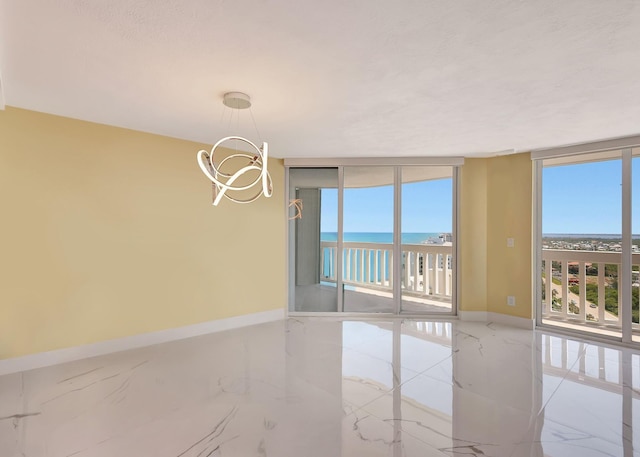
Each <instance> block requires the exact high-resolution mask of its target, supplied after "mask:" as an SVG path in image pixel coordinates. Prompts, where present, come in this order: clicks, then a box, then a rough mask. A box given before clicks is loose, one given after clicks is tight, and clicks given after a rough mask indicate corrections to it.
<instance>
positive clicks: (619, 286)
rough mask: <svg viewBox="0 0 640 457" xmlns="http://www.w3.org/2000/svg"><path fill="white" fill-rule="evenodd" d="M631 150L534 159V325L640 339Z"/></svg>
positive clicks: (638, 186)
mask: <svg viewBox="0 0 640 457" xmlns="http://www.w3.org/2000/svg"><path fill="white" fill-rule="evenodd" d="M587 146H588V145H587ZM636 152H639V153H640V151H638V150H632V149H631V148H621V149H612V150H599V151H598V152H593V153H583V154H574V155H562V154H559V155H558V156H557V157H550V158H545V159H541V160H538V164H537V167H536V169H537V170H538V175H539V179H538V181H537V184H538V186H539V187H540V191H539V192H538V198H539V199H540V200H539V210H538V217H539V218H540V222H539V230H540V233H539V245H540V246H539V247H540V251H539V271H538V274H539V278H538V281H539V283H538V284H539V287H540V289H539V290H540V298H539V303H540V305H539V311H538V320H539V322H540V323H542V324H544V325H550V326H554V327H562V328H565V329H569V330H579V331H586V332H589V333H593V334H597V335H601V336H604V337H612V338H615V339H618V340H622V341H624V342H631V341H636V342H637V341H640V325H639V323H638V313H639V312H638V290H639V289H640V276H639V275H640V272H639V271H638V270H639V269H640V247H639V246H640V237H639V236H638V234H637V232H639V231H640V222H638V220H640V210H637V209H636V208H638V207H639V205H638V204H639V203H640V202H639V199H640V179H639V178H640V167H639V165H640V157H636ZM534 158H535V157H534ZM634 171H635V173H634ZM634 197H635V198H634Z"/></svg>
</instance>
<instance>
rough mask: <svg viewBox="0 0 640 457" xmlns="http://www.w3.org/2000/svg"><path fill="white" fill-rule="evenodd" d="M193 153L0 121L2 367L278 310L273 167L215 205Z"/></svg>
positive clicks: (27, 119) (31, 117) (147, 139)
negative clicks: (263, 186) (253, 185)
mask: <svg viewBox="0 0 640 457" xmlns="http://www.w3.org/2000/svg"><path fill="white" fill-rule="evenodd" d="M202 147H203V146H202V145H199V144H196V143H192V142H188V141H183V140H178V139H172V138H167V137H162V136H157V135H151V134H146V133H141V132H135V131H131V130H125V129H120V128H115V127H108V126H104V125H98V124H92V123H88V122H82V121H77V120H72V119H67V118H62V117H57V116H52V115H46V114H41V113H36V112H31V111H25V110H20V109H15V108H7V109H6V110H5V111H0V208H1V209H2V231H1V234H2V236H1V237H0V253H1V256H2V261H0V359H3V358H9V357H15V356H20V355H25V354H31V353H37V352H42V351H48V350H53V349H58V348H64V347H70V346H76V345H81V344H86V343H92V342H97V341H103V340H108V339H112V338H118V337H124V336H129V335H135V334H139V333H144V332H151V331H155V330H161V329H167V328H174V327H179V326H184V325H189V324H194V323H199V322H205V321H210V320H215V319H221V318H227V317H231V316H238V315H244V314H249V313H255V312H261V311H267V310H273V309H281V308H285V306H286V288H285V287H286V272H285V253H286V248H285V214H284V205H283V198H284V197H283V186H284V167H283V164H282V161H279V160H275V159H271V160H270V162H269V165H270V172H271V175H272V178H273V181H274V188H275V191H274V195H273V197H272V198H270V199H265V198H261V199H259V200H258V201H257V202H255V203H253V204H251V205H237V204H231V203H230V202H228V201H224V202H223V203H221V205H220V206H219V207H217V208H214V207H212V206H211V185H210V184H209V182H208V181H207V179H206V178H205V177H204V176H203V175H202V173H201V171H200V169H199V168H198V166H197V164H196V160H195V155H196V152H197V150H199V149H201V148H202Z"/></svg>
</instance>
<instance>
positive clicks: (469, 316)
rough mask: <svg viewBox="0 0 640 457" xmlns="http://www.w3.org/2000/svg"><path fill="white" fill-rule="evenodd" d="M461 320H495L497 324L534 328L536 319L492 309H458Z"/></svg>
mask: <svg viewBox="0 0 640 457" xmlns="http://www.w3.org/2000/svg"><path fill="white" fill-rule="evenodd" d="M458 316H460V320H463V321H472V322H495V323H497V324H503V325H509V326H511V327H517V328H524V329H527V330H533V329H534V328H535V321H534V320H533V319H527V318H525V317H516V316H509V315H507V314H502V313H493V312H490V311H458Z"/></svg>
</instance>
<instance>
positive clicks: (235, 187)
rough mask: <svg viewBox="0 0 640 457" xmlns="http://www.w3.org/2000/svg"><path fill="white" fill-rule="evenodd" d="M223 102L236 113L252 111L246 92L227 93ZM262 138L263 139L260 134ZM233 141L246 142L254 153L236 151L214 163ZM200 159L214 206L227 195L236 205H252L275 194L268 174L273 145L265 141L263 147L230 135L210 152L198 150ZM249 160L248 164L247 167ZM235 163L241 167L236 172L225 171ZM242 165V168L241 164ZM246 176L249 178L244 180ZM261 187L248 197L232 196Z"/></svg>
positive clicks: (199, 163) (199, 162)
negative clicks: (263, 197)
mask: <svg viewBox="0 0 640 457" xmlns="http://www.w3.org/2000/svg"><path fill="white" fill-rule="evenodd" d="M222 103H224V105H225V106H228V107H229V108H232V109H234V110H242V109H247V108H251V98H250V97H249V96H248V95H247V94H244V93H242V92H228V93H226V94H224V98H223V100H222ZM249 112H251V110H249ZM251 118H252V119H253V113H251ZM253 125H254V127H255V120H254V121H253ZM257 130H258V129H257V127H256V132H257ZM258 136H260V134H259V133H258ZM233 140H235V141H236V145H237V142H240V143H244V145H245V146H248V147H249V149H250V151H251V152H247V151H239V150H237V149H235V150H233V151H232V153H231V154H228V155H226V156H225V157H224V158H223V159H222V160H219V161H218V162H217V163H216V162H215V160H214V155H215V153H216V149H218V148H219V147H220V146H221V145H222V144H223V143H225V142H227V141H233ZM197 157H198V165H199V166H200V169H201V170H202V172H203V173H204V174H205V175H206V176H207V178H209V179H210V180H211V182H212V183H213V205H214V206H218V203H220V200H222V197H223V196H224V197H226V198H228V199H229V200H231V201H232V202H235V203H251V202H254V201H256V200H257V199H258V198H260V196H261V195H264V196H265V197H271V195H272V194H273V186H272V182H271V175H269V172H268V171H267V159H268V157H269V146H268V144H267V143H266V142H262V147H260V148H259V147H258V146H256V145H255V144H254V143H253V142H251V141H249V140H247V139H246V138H243V137H240V136H227V137H224V138H222V139H221V140H219V141H218V142H217V143H216V144H214V145H213V147H212V148H211V151H210V152H209V151H206V150H204V149H203V150H200V151H198V155H197ZM236 159H241V161H240V162H238V161H237V160H236ZM245 159H246V160H247V162H248V164H245V162H244V160H245ZM232 162H234V163H235V164H236V166H237V169H236V170H235V171H234V172H231V171H228V170H225V171H222V170H223V168H225V164H227V166H226V168H229V167H230V166H231V163H232ZM238 163H239V164H240V165H238ZM243 175H247V176H246V177H245V178H243ZM252 175H256V177H255V179H253V180H252V179H251V176H252ZM257 185H260V189H259V190H258V192H257V193H256V194H253V195H250V196H248V197H244V196H243V195H240V196H235V197H234V196H232V195H230V194H229V192H241V193H242V192H244V191H246V190H248V189H251V188H252V187H254V186H257Z"/></svg>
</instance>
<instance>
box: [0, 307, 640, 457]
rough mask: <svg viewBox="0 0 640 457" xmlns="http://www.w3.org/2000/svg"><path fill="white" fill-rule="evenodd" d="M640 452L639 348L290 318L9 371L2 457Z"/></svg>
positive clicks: (510, 332) (505, 331) (475, 327)
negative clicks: (28, 369)
mask: <svg viewBox="0 0 640 457" xmlns="http://www.w3.org/2000/svg"><path fill="white" fill-rule="evenodd" d="M632 455H640V356H639V355H638V352H637V351H632V350H628V349H624V350H623V349H620V348H616V347H607V346H603V345H600V344H597V343H593V342H588V341H584V342H582V341H579V340H577V339H572V338H565V337H561V336H556V335H552V334H545V333H544V332H540V331H535V332H531V331H526V330H520V329H515V328H510V327H505V326H500V325H497V324H491V323H490V324H484V323H472V322H459V321H453V322H420V321H413V320H406V321H400V320H398V321H382V320H370V321H347V320H344V321H341V320H332V319H326V318H324V319H323V318H305V319H293V318H291V319H288V320H285V321H280V322H272V323H269V324H263V325H257V326H253V327H247V328H243V329H238V330H231V331H227V332H221V333H216V334H211V335H206V336H201V337H197V338H191V339H187V340H181V341H176V342H172V343H166V344H160V345H156V346H151V347H147V348H142V349H136V350H131V351H126V352H120V353H115V354H111V355H107V356H101V357H96V358H91V359H85V360H81V361H77V362H71V363H66V364H61V365H57V366H52V367H48V368H41V369H37V370H32V371H27V372H22V373H15V374H9V375H5V376H2V377H0V456H2V457H14V456H15V457H18V456H27V457H41V456H47V457H71V456H73V457H107V456H108V457H115V456H117V457H127V456H154V457H164V456H166V457H218V456H224V457H228V456H243V457H245V456H262V457H263V456H283V457H286V456H306V457H315V456H318V457H320V456H322V457H340V456H341V457H352V456H393V457H400V456H420V457H424V456H434V457H435V456H438V457H445V456H456V457H457V456H515V457H519V456H527V457H531V456H540V457H542V456H553V457H561V456H562V457H564V456H580V457H591V456H594V457H595V456H632Z"/></svg>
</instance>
